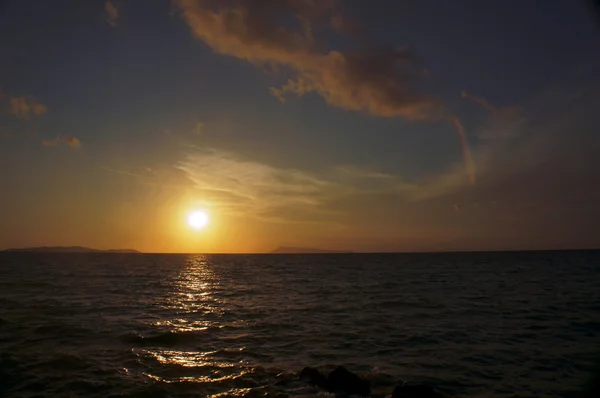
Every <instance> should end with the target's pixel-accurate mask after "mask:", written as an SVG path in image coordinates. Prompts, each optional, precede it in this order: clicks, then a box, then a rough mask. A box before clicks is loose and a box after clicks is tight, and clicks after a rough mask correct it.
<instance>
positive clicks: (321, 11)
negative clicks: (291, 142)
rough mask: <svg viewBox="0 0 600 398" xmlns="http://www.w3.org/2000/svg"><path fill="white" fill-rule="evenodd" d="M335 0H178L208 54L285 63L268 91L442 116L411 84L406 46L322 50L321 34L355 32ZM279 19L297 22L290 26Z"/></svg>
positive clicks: (414, 69) (419, 71)
mask: <svg viewBox="0 0 600 398" xmlns="http://www.w3.org/2000/svg"><path fill="white" fill-rule="evenodd" d="M339 3H341V2H339V1H335V0H321V1H310V0H280V1H269V0H244V1H242V0H232V1H210V0H177V4H178V5H179V7H180V8H181V9H182V11H183V18H184V20H185V21H186V22H187V24H188V25H189V26H190V28H191V30H192V33H193V34H194V36H195V37H197V38H198V39H200V40H202V41H203V42H204V43H206V44H207V45H208V46H209V47H210V48H211V49H212V50H213V51H215V52H218V53H221V54H225V55H230V56H234V57H237V58H240V59H244V60H247V61H249V62H252V63H254V64H256V65H272V66H277V67H280V68H281V67H282V68H285V69H287V70H288V71H289V73H290V74H291V76H292V77H291V79H289V81H288V82H287V83H286V84H285V85H283V87H280V88H273V89H272V90H271V91H272V93H273V94H274V95H276V96H278V97H279V98H280V99H284V98H285V96H286V95H287V94H295V95H303V94H306V93H311V92H314V93H317V94H319V95H320V96H322V97H323V98H324V99H325V100H326V101H327V102H328V103H329V104H331V105H334V106H337V107H340V108H343V109H349V110H355V111H365V112H368V113H370V114H372V115H376V116H387V117H391V116H403V117H406V118H409V119H423V118H428V117H432V116H439V115H438V113H439V112H440V107H439V103H438V101H437V100H436V99H434V98H433V97H430V96H428V95H426V94H425V93H423V92H421V91H420V90H419V89H418V88H417V87H416V85H417V84H418V82H419V80H420V79H421V78H422V77H424V75H425V73H424V71H423V68H422V67H421V66H420V65H419V62H418V61H417V59H416V57H415V56H414V55H413V54H412V53H411V52H410V51H408V50H407V49H372V48H369V49H366V50H357V51H334V50H325V49H324V48H325V47H326V45H325V44H324V43H322V42H320V41H319V40H318V36H319V33H321V32H323V31H324V30H325V29H328V30H329V31H330V32H340V31H343V32H347V31H351V30H356V29H357V26H356V25H355V24H352V23H351V21H349V20H347V19H345V18H344V17H343V15H342V14H341V13H340V12H339V6H340V4H339ZM282 20H286V21H290V20H295V21H296V24H295V28H294V27H291V26H293V25H294V24H292V23H291V22H290V23H288V24H287V25H284V24H283V23H281V21H282Z"/></svg>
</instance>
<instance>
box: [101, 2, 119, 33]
mask: <svg viewBox="0 0 600 398" xmlns="http://www.w3.org/2000/svg"><path fill="white" fill-rule="evenodd" d="M104 9H105V10H106V15H107V16H106V22H108V23H109V24H110V26H113V27H116V26H117V19H118V18H119V10H118V9H117V7H116V6H115V5H114V4H113V3H112V1H107V2H106V4H104Z"/></svg>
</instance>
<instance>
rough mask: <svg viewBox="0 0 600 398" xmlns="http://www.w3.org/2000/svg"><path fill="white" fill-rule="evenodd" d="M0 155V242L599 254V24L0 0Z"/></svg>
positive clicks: (586, 17) (476, 11) (576, 4)
mask: <svg viewBox="0 0 600 398" xmlns="http://www.w3.org/2000/svg"><path fill="white" fill-rule="evenodd" d="M0 143H1V145H0V249H4V248H9V247H28V246H41V245H81V246H89V247H95V248H101V249H104V248H133V249H137V250H141V251H147V252H232V253H236V252H264V251H270V250H272V249H274V248H276V247H278V246H282V245H285V246H306V247H319V248H327V249H347V250H354V251H438V250H495V249H553V248H557V249H558V248H585V247H600V233H599V232H598V227H599V226H600V207H599V204H600V17H599V16H598V14H595V13H594V9H593V8H592V7H591V2H587V1H575V0H573V1H566V0H530V1H522V0H508V1H507V0H503V1H496V0H488V1H481V0H454V1H448V0H418V1H417V0H370V1H366V0H346V1H342V0H339V1H338V0H317V1H314V0H173V1H170V0H113V1H109V2H106V1H101V0H98V1H96V0H52V1H40V0H36V1H34V0H4V1H2V0H0ZM197 209H204V210H205V211H206V212H207V213H208V214H209V216H210V223H209V224H208V226H207V227H206V228H205V229H202V230H194V229H192V228H190V226H189V225H188V223H187V222H186V218H187V217H188V214H189V213H190V212H192V211H194V210H197Z"/></svg>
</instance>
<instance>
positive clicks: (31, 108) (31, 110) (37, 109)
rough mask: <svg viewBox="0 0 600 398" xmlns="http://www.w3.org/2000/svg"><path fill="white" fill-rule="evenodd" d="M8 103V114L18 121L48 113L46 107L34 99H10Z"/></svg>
mask: <svg viewBox="0 0 600 398" xmlns="http://www.w3.org/2000/svg"><path fill="white" fill-rule="evenodd" d="M8 102H9V106H10V109H9V112H10V114H12V115H14V116H16V117H18V118H19V119H29V118H30V117H31V116H41V115H43V114H45V113H46V112H48V107H46V105H44V104H42V103H40V102H38V101H36V100H35V99H34V98H25V97H10V98H9V99H8Z"/></svg>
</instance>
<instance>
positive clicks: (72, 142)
mask: <svg viewBox="0 0 600 398" xmlns="http://www.w3.org/2000/svg"><path fill="white" fill-rule="evenodd" d="M61 143H64V144H65V145H67V146H69V147H70V148H73V149H80V148H81V141H80V140H79V138H77V137H73V136H59V137H56V138H55V139H53V140H42V145H43V146H46V147H54V146H57V145H59V144H61Z"/></svg>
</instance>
